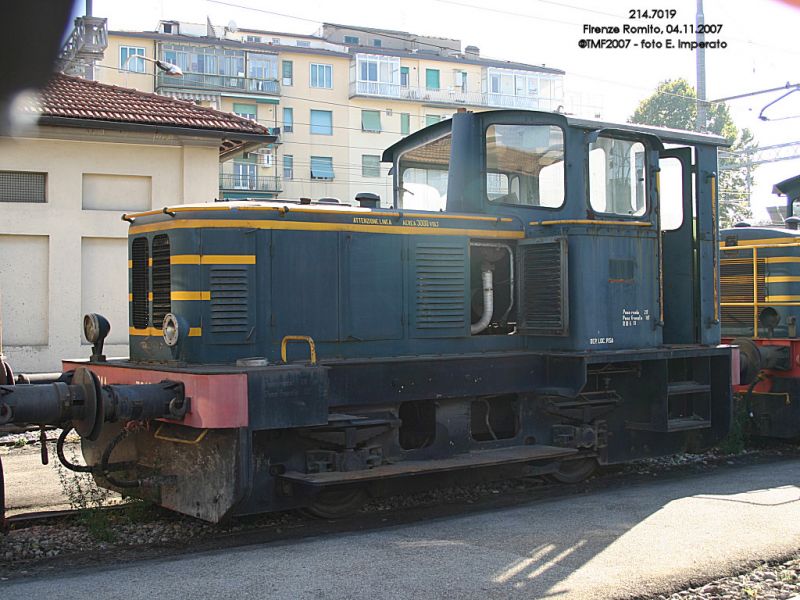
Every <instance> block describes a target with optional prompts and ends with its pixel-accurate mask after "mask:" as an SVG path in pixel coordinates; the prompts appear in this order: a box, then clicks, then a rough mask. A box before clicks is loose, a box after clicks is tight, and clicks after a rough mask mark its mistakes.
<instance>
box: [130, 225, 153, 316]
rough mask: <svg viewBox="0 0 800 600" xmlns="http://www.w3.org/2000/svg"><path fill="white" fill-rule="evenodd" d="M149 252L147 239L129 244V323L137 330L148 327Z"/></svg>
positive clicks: (139, 239)
mask: <svg viewBox="0 0 800 600" xmlns="http://www.w3.org/2000/svg"><path fill="white" fill-rule="evenodd" d="M149 257H150V252H149V251H148V248H147V238H144V237H140V238H136V239H135V240H133V243H132V244H131V263H132V264H131V296H132V299H131V323H132V324H133V326H134V327H136V328H137V329H144V328H145V327H147V326H149V325H150V311H149V306H148V302H147V295H148V292H149V291H150V284H149V281H148V272H147V271H148V269H147V263H148V259H149Z"/></svg>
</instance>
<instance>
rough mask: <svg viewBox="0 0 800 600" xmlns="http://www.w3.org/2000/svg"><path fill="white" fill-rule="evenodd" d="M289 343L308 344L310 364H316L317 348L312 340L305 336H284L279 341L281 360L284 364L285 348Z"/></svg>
mask: <svg viewBox="0 0 800 600" xmlns="http://www.w3.org/2000/svg"><path fill="white" fill-rule="evenodd" d="M289 342H306V343H307V344H308V350H309V354H310V355H311V364H312V365H315V364H317V348H316V346H315V344H314V340H313V339H312V338H311V337H310V336H307V335H285V336H283V339H282V340H281V360H282V361H283V362H284V363H285V362H286V346H287V344H288V343H289Z"/></svg>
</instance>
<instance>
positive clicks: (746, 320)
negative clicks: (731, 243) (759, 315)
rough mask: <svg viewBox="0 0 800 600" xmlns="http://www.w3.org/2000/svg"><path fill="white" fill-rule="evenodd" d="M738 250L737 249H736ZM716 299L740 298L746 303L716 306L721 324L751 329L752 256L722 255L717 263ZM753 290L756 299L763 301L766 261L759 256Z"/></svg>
mask: <svg viewBox="0 0 800 600" xmlns="http://www.w3.org/2000/svg"><path fill="white" fill-rule="evenodd" d="M737 253H738V251H737ZM719 271H720V272H719V282H720V302H722V303H726V302H740V303H747V304H750V306H722V307H721V309H720V313H721V317H722V319H721V320H722V327H723V329H725V328H731V329H736V330H737V331H738V332H740V331H741V329H742V328H749V330H750V331H752V329H753V307H752V304H753V259H752V258H749V257H744V258H723V259H721V260H720V265H719ZM755 284H756V294H757V297H758V302H759V303H764V302H765V301H766V295H767V285H766V263H765V261H764V259H763V258H759V259H757V260H756V282H755Z"/></svg>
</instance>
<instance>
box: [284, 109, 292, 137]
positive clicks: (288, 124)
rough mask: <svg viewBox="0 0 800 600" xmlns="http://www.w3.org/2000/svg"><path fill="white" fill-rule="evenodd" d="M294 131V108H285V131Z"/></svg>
mask: <svg viewBox="0 0 800 600" xmlns="http://www.w3.org/2000/svg"><path fill="white" fill-rule="evenodd" d="M293 131H294V109H292V108H284V109H283V133H292V132H293Z"/></svg>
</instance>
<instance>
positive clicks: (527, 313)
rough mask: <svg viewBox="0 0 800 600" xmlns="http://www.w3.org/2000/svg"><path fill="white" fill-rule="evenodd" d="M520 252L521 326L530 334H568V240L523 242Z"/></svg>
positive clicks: (524, 331)
mask: <svg viewBox="0 0 800 600" xmlns="http://www.w3.org/2000/svg"><path fill="white" fill-rule="evenodd" d="M520 256H521V262H522V265H521V269H520V277H521V282H520V290H521V291H520V294H521V298H520V306H521V309H522V310H521V314H520V317H521V322H520V330H521V331H522V332H523V333H526V334H530V335H562V336H563V335H567V334H568V333H569V307H568V302H567V297H568V296H567V281H568V278H567V241H566V240H565V239H554V240H543V241H541V242H540V241H537V242H534V243H529V244H523V245H521V247H520Z"/></svg>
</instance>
